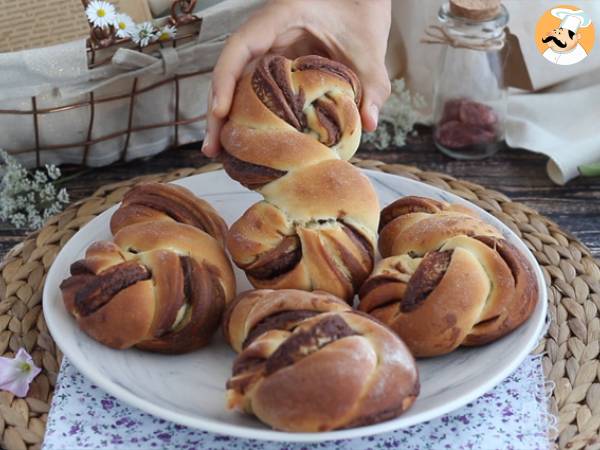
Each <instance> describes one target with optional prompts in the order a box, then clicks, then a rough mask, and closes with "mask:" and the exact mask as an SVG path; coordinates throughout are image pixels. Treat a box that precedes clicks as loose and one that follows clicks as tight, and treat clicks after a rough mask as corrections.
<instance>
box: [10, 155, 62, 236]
mask: <svg viewBox="0 0 600 450" xmlns="http://www.w3.org/2000/svg"><path fill="white" fill-rule="evenodd" d="M0 174H2V178H1V179H0V220H8V221H10V222H11V223H12V224H13V225H14V226H15V227H17V228H30V229H38V228H40V227H41V226H42V225H43V223H44V222H45V221H46V220H47V219H48V218H49V217H50V216H52V215H53V214H57V213H59V212H60V211H62V209H63V208H64V206H65V205H66V204H67V203H69V195H68V193H67V190H66V189H65V188H62V189H60V190H58V191H57V188H56V186H55V182H56V180H57V179H58V178H59V177H60V175H61V174H60V170H59V169H58V167H56V166H54V165H49V164H47V165H46V166H45V171H44V170H37V171H35V172H34V173H29V172H28V171H27V169H25V168H24V167H23V166H21V165H20V164H19V162H18V161H17V160H16V159H15V158H13V157H12V156H10V155H9V154H8V153H6V152H5V151H4V150H0Z"/></svg>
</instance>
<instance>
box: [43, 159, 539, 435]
mask: <svg viewBox="0 0 600 450" xmlns="http://www.w3.org/2000/svg"><path fill="white" fill-rule="evenodd" d="M360 170H361V172H363V173H365V174H366V175H367V176H368V175H373V178H377V177H382V176H383V177H384V178H387V177H390V178H402V179H404V180H406V181H407V182H409V183H416V184H421V185H425V186H427V188H431V189H433V190H434V191H438V192H440V193H444V195H450V196H452V197H456V198H458V199H460V200H461V201H463V202H466V204H468V205H469V207H471V208H474V209H475V210H476V211H477V212H478V213H479V214H481V213H483V214H484V215H485V217H488V216H489V217H491V218H493V219H494V220H496V221H498V222H499V223H501V224H502V227H503V228H504V229H506V230H508V232H509V233H510V234H511V235H512V236H513V237H514V238H516V239H517V240H519V241H521V242H522V243H523V246H524V248H525V250H526V252H527V253H528V255H527V257H528V260H529V261H530V262H534V264H533V270H534V273H535V276H536V282H537V283H538V287H539V298H538V302H539V303H540V304H541V309H542V311H541V313H540V317H539V319H538V320H539V322H538V323H537V324H536V327H535V328H534V329H533V332H532V333H530V336H529V339H528V341H527V344H528V345H525V346H523V347H522V349H521V350H520V351H519V352H517V353H516V355H515V357H514V358H513V359H512V360H511V361H510V364H507V365H506V366H505V367H503V368H502V369H501V370H499V371H498V372H497V373H496V375H495V376H492V377H490V378H488V379H487V380H486V381H484V382H483V383H481V384H480V385H479V386H478V387H477V388H474V389H473V390H471V391H469V392H468V393H467V394H463V395H462V396H460V397H458V398H456V399H454V400H451V401H448V402H446V403H443V404H441V405H438V406H435V407H433V408H430V409H428V410H425V411H422V412H419V413H417V414H415V415H413V416H408V417H405V416H402V415H401V416H399V417H396V418H394V419H392V420H388V421H385V422H380V423H376V424H372V425H367V426H363V427H356V428H349V429H343V430H334V431H326V432H301V433H294V432H285V431H277V430H272V429H252V430H250V431H249V430H248V428H246V427H245V426H243V425H236V424H227V423H223V422H222V421H219V420H215V419H210V418H206V417H190V416H187V415H185V414H183V413H178V412H175V411H172V410H168V409H163V408H161V407H160V406H158V405H156V404H154V403H152V402H150V401H148V400H144V399H141V398H139V397H137V396H136V395H135V394H133V393H131V392H130V391H129V390H127V389H126V388H124V387H122V386H120V385H119V384H118V383H115V382H111V381H109V380H105V379H104V378H103V377H102V376H101V374H99V373H98V372H96V371H95V370H94V366H93V365H89V366H88V365H83V366H82V367H80V366H79V364H77V363H76V362H75V361H77V358H76V357H71V355H72V353H71V349H70V348H68V349H67V350H66V351H65V350H64V349H63V348H62V347H61V346H59V344H58V341H59V340H60V338H59V339H58V340H57V339H56V335H60V332H59V330H57V329H56V328H54V326H55V324H54V323H53V322H52V320H48V316H49V315H50V317H51V313H49V315H48V314H46V311H47V310H46V307H47V306H48V305H49V302H50V297H51V295H52V294H51V292H50V283H49V282H48V280H51V279H52V278H55V277H51V276H50V275H51V273H52V271H53V270H58V269H55V264H54V263H55V262H56V261H57V260H58V259H59V256H60V255H61V253H62V252H63V250H64V248H65V247H66V246H67V245H68V243H69V242H70V241H71V239H73V238H74V237H75V236H77V235H78V234H79V233H81V232H82V230H84V229H85V227H86V226H88V225H89V222H88V223H86V224H85V225H84V226H83V227H82V228H80V229H79V230H78V231H77V233H75V234H74V235H73V236H71V237H70V238H69V241H67V242H66V243H65V245H64V246H63V247H62V248H61V249H60V251H59V252H58V254H57V255H56V257H55V259H54V261H53V263H52V265H51V266H50V268H49V270H48V272H47V275H46V279H45V281H44V288H43V291H42V312H43V314H44V318H45V321H46V324H47V327H48V330H49V332H50V334H51V335H52V338H53V340H54V342H55V344H56V346H57V347H58V348H60V350H61V352H62V353H63V355H64V356H65V357H66V358H67V359H68V360H69V362H70V363H71V364H73V366H74V367H75V368H76V369H77V370H78V371H79V372H81V373H82V374H83V375H84V376H85V377H87V378H88V379H89V380H90V381H91V382H93V383H94V384H95V385H97V386H98V387H100V388H101V389H103V390H104V391H106V392H107V393H108V394H110V395H113V396H114V397H116V398H118V399H120V400H122V401H124V402H125V403H127V404H128V405H130V406H133V407H135V408H137V409H140V410H141V411H144V412H147V413H150V414H152V415H154V416H157V417H160V418H163V419H165V420H169V421H172V422H175V423H178V424H181V425H185V426H188V427H190V428H194V429H199V430H203V431H208V432H212V433H217V434H222V435H228V436H235V437H239V438H244V439H257V440H263V441H275V442H304V443H310V442H325V441H333V440H345V439H353V438H359V437H367V436H372V435H376V434H380V433H386V432H391V431H396V430H400V429H406V428H408V427H410V426H413V425H416V424H418V423H422V422H425V421H427V420H433V419H435V418H438V417H440V416H442V415H444V414H446V413H449V412H451V411H454V410H456V409H458V408H460V407H462V406H464V405H466V404H467V403H469V402H471V401H473V400H475V399H477V398H479V397H480V396H481V395H483V394H484V393H486V392H488V391H489V390H491V389H493V388H494V387H495V386H496V385H498V384H499V383H500V382H502V381H503V380H504V379H505V378H507V377H508V376H509V375H511V374H512V373H513V372H514V371H515V370H516V369H517V367H518V366H519V365H520V364H521V363H522V362H523V361H524V360H525V358H526V357H527V356H528V355H529V354H530V353H531V352H532V351H533V349H534V348H535V347H536V345H537V343H538V342H539V340H540V338H541V337H542V332H543V330H544V327H545V323H546V321H547V312H548V297H547V291H546V285H545V280H544V276H543V273H542V270H541V268H540V265H539V263H538V262H537V260H536V259H535V257H534V255H533V254H532V253H531V251H530V250H529V248H528V247H527V245H526V244H525V243H524V242H523V240H522V239H521V238H519V236H517V235H516V234H515V233H514V232H513V231H512V230H511V229H510V228H509V227H508V226H507V225H505V224H504V223H503V222H502V221H500V219H498V218H496V217H494V216H493V215H492V214H490V213H488V212H487V211H485V210H484V209H483V208H481V207H479V206H478V205H476V204H474V203H473V202H471V201H469V200H467V199H464V198H462V197H460V196H459V195H457V194H454V193H452V192H448V191H446V190H444V189H441V188H439V187H437V186H433V185H429V184H426V183H424V182H422V181H419V180H413V179H411V178H408V177H404V176H402V175H395V174H390V173H386V172H381V171H377V170H371V169H362V168H360ZM219 171H223V170H222V169H219V170H215V171H211V172H204V173H200V174H196V175H191V176H188V177H182V178H178V179H176V180H172V181H170V183H175V184H177V183H180V182H182V181H184V180H188V179H191V178H196V177H201V176H203V175H208V174H214V173H215V172H219ZM119 204H120V202H119V203H117V204H115V205H113V206H111V207H110V208H107V209H106V210H105V211H103V212H102V213H100V214H99V215H97V216H96V217H95V218H94V219H96V218H97V217H100V216H101V215H103V214H109V213H110V211H111V210H113V209H114V208H116V207H117V206H118V205H119ZM94 219H92V220H94ZM536 309H537V306H536ZM530 319H531V318H530ZM530 319H528V320H530ZM257 420H258V419H257ZM398 422H401V423H398Z"/></svg>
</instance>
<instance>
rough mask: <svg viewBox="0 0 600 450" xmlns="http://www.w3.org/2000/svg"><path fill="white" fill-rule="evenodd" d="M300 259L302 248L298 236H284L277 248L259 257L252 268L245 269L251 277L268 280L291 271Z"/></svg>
mask: <svg viewBox="0 0 600 450" xmlns="http://www.w3.org/2000/svg"><path fill="white" fill-rule="evenodd" d="M301 259H302V246H301V245H300V238H298V236H286V237H285V238H283V240H282V241H281V242H280V243H279V245H278V246H277V247H275V248H274V249H273V250H270V251H268V252H266V253H264V254H263V255H261V256H260V257H259V258H258V260H257V261H255V262H254V263H253V264H252V266H250V267H247V268H246V269H245V271H246V273H247V274H248V275H250V276H251V277H254V278H256V279H259V280H268V279H271V278H275V277H278V276H280V275H283V274H284V273H287V272H289V271H290V270H292V269H293V268H294V267H296V265H297V264H298V263H299V262H300V260H301Z"/></svg>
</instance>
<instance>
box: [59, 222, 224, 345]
mask: <svg viewBox="0 0 600 450" xmlns="http://www.w3.org/2000/svg"><path fill="white" fill-rule="evenodd" d="M70 270H71V276H70V277H69V278H67V279H65V280H64V281H63V282H62V283H61V285H60V288H61V291H62V294H63V301H64V304H65V306H66V309H67V311H69V313H70V314H71V315H73V317H74V318H75V319H76V320H77V323H78V325H79V327H80V328H81V329H82V330H83V331H84V332H85V333H87V334H88V335H89V336H91V337H92V338H94V339H96V340H97V341H99V342H101V343H102V344H104V345H107V346H109V347H113V348H117V349H124V348H129V347H137V348H139V349H142V350H149V351H155V352H163V353H183V352H187V351H191V350H195V349H198V348H200V347H202V346H204V345H206V344H207V343H208V342H209V340H210V338H211V336H212V335H213V334H214V332H215V331H216V329H217V328H218V326H219V322H220V320H221V316H222V312H223V310H224V308H225V305H226V304H227V303H228V302H229V301H231V300H232V299H233V298H234V296H235V278H234V275H233V270H232V267H231V264H230V262H229V260H228V259H227V256H226V255H225V252H224V250H223V248H222V247H221V245H220V244H219V242H218V241H217V240H216V239H215V238H214V237H213V236H211V235H209V234H207V233H205V232H204V231H201V230H200V229H198V228H196V227H194V226H191V225H186V224H181V223H177V222H175V221H173V220H159V221H155V222H141V223H134V224H133V225H129V226H126V227H123V228H121V229H120V230H119V231H118V232H117V234H116V235H115V237H114V242H110V241H99V242H95V243H94V244H92V245H91V246H90V247H89V248H88V249H87V251H86V254H85V258H84V259H82V260H79V261H76V262H75V263H73V264H72V265H71V269H70Z"/></svg>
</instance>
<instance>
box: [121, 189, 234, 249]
mask: <svg viewBox="0 0 600 450" xmlns="http://www.w3.org/2000/svg"><path fill="white" fill-rule="evenodd" d="M156 220H174V221H175V222H180V223H185V224H187V225H192V226H195V227H197V228H199V229H201V230H202V231H204V232H206V233H208V234H210V235H211V236H212V237H214V238H215V239H216V240H217V241H219V243H220V244H221V245H223V246H224V245H225V235H226V233H227V225H226V224H225V221H224V220H223V219H222V218H221V216H220V215H219V213H217V211H216V210H215V209H214V208H213V207H212V206H211V205H210V204H209V203H208V202H206V201H204V200H202V199H201V198H198V197H196V196H195V195H194V194H193V193H192V192H191V191H189V190H188V189H186V188H184V187H182V186H178V185H176V184H172V183H144V184H141V185H138V186H135V187H133V188H132V189H130V190H129V191H127V193H126V194H125V196H124V197H123V201H122V202H121V205H120V206H119V208H118V209H117V210H116V211H115V212H114V214H113V215H112V217H111V219H110V231H111V232H112V233H113V234H116V233H117V232H118V231H119V230H120V229H121V228H124V227H126V226H127V225H131V224H134V223H141V222H153V221H156Z"/></svg>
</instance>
